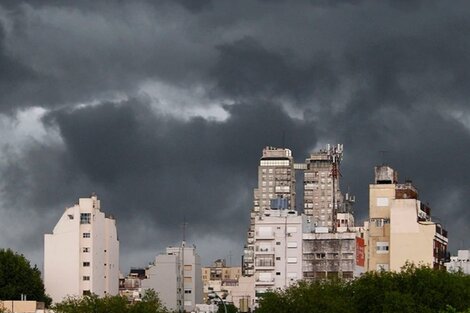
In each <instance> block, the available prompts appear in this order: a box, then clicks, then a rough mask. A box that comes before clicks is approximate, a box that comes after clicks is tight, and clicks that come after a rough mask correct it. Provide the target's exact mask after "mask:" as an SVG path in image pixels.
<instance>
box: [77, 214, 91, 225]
mask: <svg viewBox="0 0 470 313" xmlns="http://www.w3.org/2000/svg"><path fill="white" fill-rule="evenodd" d="M90 222H91V213H80V224H90Z"/></svg>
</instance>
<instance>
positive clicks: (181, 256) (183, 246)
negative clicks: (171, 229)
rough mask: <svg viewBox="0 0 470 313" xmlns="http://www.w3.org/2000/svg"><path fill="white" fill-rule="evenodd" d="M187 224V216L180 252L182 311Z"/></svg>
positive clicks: (181, 310)
mask: <svg viewBox="0 0 470 313" xmlns="http://www.w3.org/2000/svg"><path fill="white" fill-rule="evenodd" d="M186 226H188V223H186V216H184V217H183V224H182V227H183V241H181V253H180V262H181V263H180V266H181V269H180V271H181V273H180V275H181V277H180V291H179V293H180V294H179V295H180V299H181V300H180V309H179V311H180V312H184V265H185V259H184V249H185V246H186Z"/></svg>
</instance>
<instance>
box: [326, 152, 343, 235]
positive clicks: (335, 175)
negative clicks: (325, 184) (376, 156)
mask: <svg viewBox="0 0 470 313" xmlns="http://www.w3.org/2000/svg"><path fill="white" fill-rule="evenodd" d="M327 154H328V156H329V159H330V161H331V178H332V188H333V192H332V193H333V194H332V202H333V203H332V211H333V212H332V215H333V216H332V219H333V233H336V229H337V225H336V223H337V216H336V215H337V214H338V203H337V200H336V189H337V188H338V187H337V183H339V182H338V180H339V176H340V175H341V173H340V171H339V165H340V163H341V160H342V159H343V145H341V144H338V145H336V146H333V147H331V146H330V145H328V147H327Z"/></svg>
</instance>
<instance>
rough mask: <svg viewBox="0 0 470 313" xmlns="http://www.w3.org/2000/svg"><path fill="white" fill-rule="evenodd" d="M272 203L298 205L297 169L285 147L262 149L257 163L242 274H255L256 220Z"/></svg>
mask: <svg viewBox="0 0 470 313" xmlns="http://www.w3.org/2000/svg"><path fill="white" fill-rule="evenodd" d="M272 203H274V205H276V206H280V207H281V208H282V209H294V208H295V170H294V159H293V157H292V152H291V151H290V150H289V149H285V148H275V147H266V148H264V149H263V155H262V156H261V159H260V162H259V166H258V187H257V188H255V189H254V195H253V208H252V210H251V214H250V227H249V229H248V233H247V243H246V246H245V251H244V257H243V274H244V275H245V276H251V275H253V274H254V230H255V220H256V218H257V217H259V216H261V215H262V214H263V212H264V211H265V210H268V209H270V208H271V205H272Z"/></svg>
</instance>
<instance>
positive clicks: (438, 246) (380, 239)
mask: <svg viewBox="0 0 470 313" xmlns="http://www.w3.org/2000/svg"><path fill="white" fill-rule="evenodd" d="M397 176H398V175H397V173H396V172H395V170H393V169H392V168H390V167H388V166H385V165H383V166H378V167H376V168H375V182H374V184H371V185H370V186H369V223H368V234H367V235H368V236H367V246H368V249H367V250H368V251H367V266H366V267H367V269H368V270H392V271H399V270H400V269H401V267H403V266H404V265H405V264H406V263H407V262H411V263H414V264H423V265H428V266H431V267H434V268H443V267H444V260H445V255H446V251H447V242H448V240H447V232H446V231H445V230H444V229H443V228H442V227H441V225H440V224H439V223H435V222H433V221H432V220H431V209H430V208H429V207H428V206H427V205H425V204H424V203H422V202H421V201H420V200H418V191H417V189H416V188H415V187H414V186H413V185H412V184H411V182H410V181H407V182H405V183H404V184H400V183H398V178H397Z"/></svg>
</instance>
